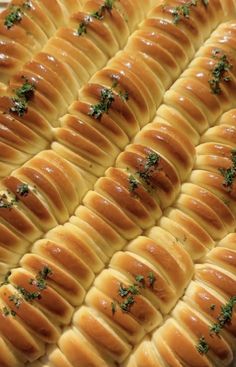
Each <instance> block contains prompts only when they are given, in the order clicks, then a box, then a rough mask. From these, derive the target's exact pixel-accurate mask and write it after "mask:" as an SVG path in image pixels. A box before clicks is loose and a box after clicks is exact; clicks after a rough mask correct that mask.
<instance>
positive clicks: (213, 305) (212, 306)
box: [210, 303, 216, 311]
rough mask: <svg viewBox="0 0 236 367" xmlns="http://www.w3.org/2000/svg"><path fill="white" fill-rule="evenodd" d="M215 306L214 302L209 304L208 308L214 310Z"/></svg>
mask: <svg viewBox="0 0 236 367" xmlns="http://www.w3.org/2000/svg"><path fill="white" fill-rule="evenodd" d="M215 308H216V305H215V304H214V303H212V305H211V306H210V309H211V310H212V311H214V310H215Z"/></svg>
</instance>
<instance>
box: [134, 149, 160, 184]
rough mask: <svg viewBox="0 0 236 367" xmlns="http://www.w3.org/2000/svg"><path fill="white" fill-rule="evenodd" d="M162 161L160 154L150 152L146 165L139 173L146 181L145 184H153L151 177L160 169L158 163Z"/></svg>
mask: <svg viewBox="0 0 236 367" xmlns="http://www.w3.org/2000/svg"><path fill="white" fill-rule="evenodd" d="M159 161H160V156H159V155H158V154H157V153H155V152H152V153H149V154H148V156H147V158H146V162H145V164H144V167H142V168H141V169H140V170H139V171H138V172H137V174H138V175H139V177H140V178H141V179H142V180H143V181H144V183H145V184H147V185H151V182H150V180H151V177H152V175H153V173H154V171H155V170H157V169H158V167H156V166H158V164H159Z"/></svg>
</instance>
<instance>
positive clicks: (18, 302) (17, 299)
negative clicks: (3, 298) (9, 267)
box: [8, 293, 22, 308]
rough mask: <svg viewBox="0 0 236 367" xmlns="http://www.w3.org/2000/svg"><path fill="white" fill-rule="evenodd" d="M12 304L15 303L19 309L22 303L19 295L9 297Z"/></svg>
mask: <svg viewBox="0 0 236 367" xmlns="http://www.w3.org/2000/svg"><path fill="white" fill-rule="evenodd" d="M8 298H9V300H10V301H11V302H13V303H14V305H15V307H16V308H19V307H20V305H21V302H22V298H21V297H20V296H19V294H17V293H16V294H13V295H12V296H9V297H8Z"/></svg>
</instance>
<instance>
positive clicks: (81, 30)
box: [77, 20, 89, 36]
mask: <svg viewBox="0 0 236 367" xmlns="http://www.w3.org/2000/svg"><path fill="white" fill-rule="evenodd" d="M88 22H89V20H83V21H82V22H80V25H79V28H78V29H77V33H78V35H79V36H82V34H85V33H87V25H88Z"/></svg>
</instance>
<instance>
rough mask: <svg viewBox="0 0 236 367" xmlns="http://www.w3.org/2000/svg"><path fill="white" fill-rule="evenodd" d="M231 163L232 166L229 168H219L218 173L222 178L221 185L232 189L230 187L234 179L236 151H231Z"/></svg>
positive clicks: (235, 175)
mask: <svg viewBox="0 0 236 367" xmlns="http://www.w3.org/2000/svg"><path fill="white" fill-rule="evenodd" d="M231 161H232V166H231V167H230V168H227V169H226V168H219V172H220V173H221V175H222V176H223V177H224V182H223V185H224V186H225V187H228V188H229V189H232V185H233V183H234V179H235V177H236V151H235V150H232V152H231Z"/></svg>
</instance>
